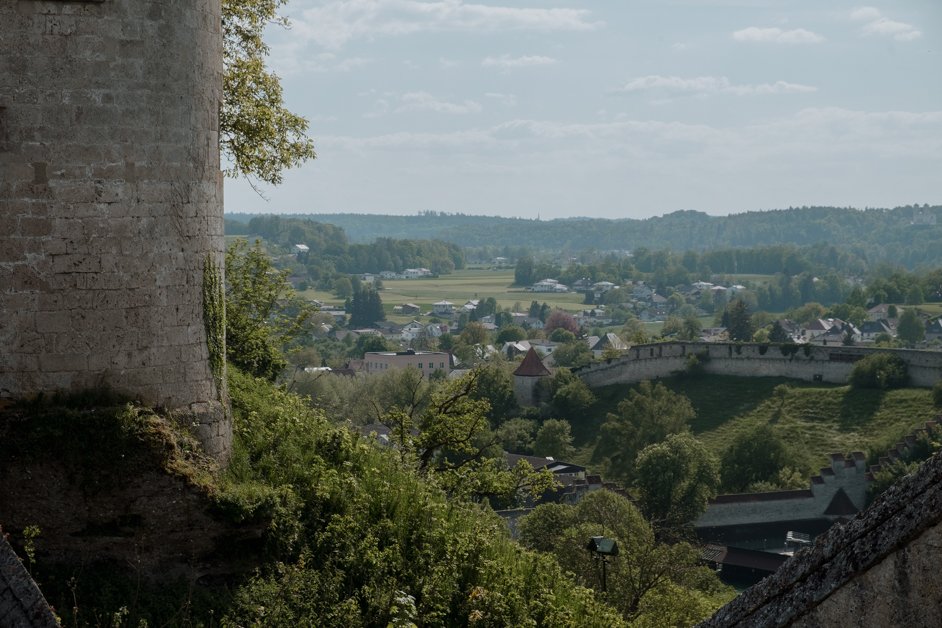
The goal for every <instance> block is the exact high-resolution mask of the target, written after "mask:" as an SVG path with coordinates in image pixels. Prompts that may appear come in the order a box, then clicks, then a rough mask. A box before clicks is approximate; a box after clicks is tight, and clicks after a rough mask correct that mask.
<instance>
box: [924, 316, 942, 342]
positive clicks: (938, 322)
mask: <svg viewBox="0 0 942 628" xmlns="http://www.w3.org/2000/svg"><path fill="white" fill-rule="evenodd" d="M926 340H942V318H935V319H933V320H930V321H926Z"/></svg>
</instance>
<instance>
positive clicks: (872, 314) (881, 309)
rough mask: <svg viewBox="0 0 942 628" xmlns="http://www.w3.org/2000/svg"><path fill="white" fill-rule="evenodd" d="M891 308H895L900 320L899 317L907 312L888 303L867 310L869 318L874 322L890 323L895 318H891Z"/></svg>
mask: <svg viewBox="0 0 942 628" xmlns="http://www.w3.org/2000/svg"><path fill="white" fill-rule="evenodd" d="M890 307H893V308H894V309H895V310H896V318H899V316H900V315H901V314H902V313H903V312H904V311H905V308H902V307H900V306H898V305H894V306H891V305H889V304H887V303H880V304H879V305H874V306H873V307H872V308H870V309H869V310H867V318H868V319H870V320H872V321H879V320H885V321H889V320H890V319H891V318H893V317H891V316H890Z"/></svg>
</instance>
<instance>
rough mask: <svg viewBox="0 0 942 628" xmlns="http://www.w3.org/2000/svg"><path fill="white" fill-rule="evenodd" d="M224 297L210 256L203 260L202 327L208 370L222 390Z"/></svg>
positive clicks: (220, 282) (223, 369)
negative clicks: (204, 334) (204, 336)
mask: <svg viewBox="0 0 942 628" xmlns="http://www.w3.org/2000/svg"><path fill="white" fill-rule="evenodd" d="M225 307H226V295H225V288H224V287H223V285H222V279H221V278H220V276H219V269H218V268H217V267H216V263H215V262H214V261H213V258H212V256H210V255H207V256H206V259H205V260H203V327H204V328H205V331H206V349H207V351H208V352H209V368H210V370H211V371H212V372H213V377H214V378H216V386H217V388H218V389H219V390H222V384H223V381H222V379H223V377H224V375H225V366H226V309H225Z"/></svg>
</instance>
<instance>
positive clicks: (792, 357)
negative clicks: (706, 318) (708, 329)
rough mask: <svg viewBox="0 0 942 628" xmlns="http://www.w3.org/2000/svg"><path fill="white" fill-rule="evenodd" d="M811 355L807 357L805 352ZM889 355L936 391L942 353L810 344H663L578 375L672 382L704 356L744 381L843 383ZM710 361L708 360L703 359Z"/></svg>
mask: <svg viewBox="0 0 942 628" xmlns="http://www.w3.org/2000/svg"><path fill="white" fill-rule="evenodd" d="M806 351H807V352H806ZM887 351H890V352H892V353H894V354H896V355H898V356H900V357H901V358H902V359H903V361H905V362H906V364H907V365H908V367H909V377H910V382H911V383H912V384H913V385H914V386H926V387H929V386H932V385H933V384H935V383H936V382H937V381H939V379H942V352H939V351H911V350H898V349H897V350H888V349H874V348H869V347H830V346H828V347H823V346H811V345H808V346H807V349H805V345H800V346H798V347H797V352H795V353H794V354H789V355H783V353H782V350H781V348H780V347H779V346H778V345H760V344H754V343H753V344H750V343H745V344H739V343H705V342H664V343H658V344H652V345H636V346H634V347H631V349H629V350H628V351H627V352H626V353H625V355H624V356H622V357H621V358H618V359H616V360H611V361H605V362H597V363H594V364H590V365H589V366H586V367H583V368H581V369H578V370H577V373H578V375H579V377H581V378H582V380H583V381H584V382H585V383H586V384H587V385H588V386H590V387H593V388H595V387H599V386H607V385H610V384H632V383H636V382H640V381H642V380H646V379H657V378H660V377H669V376H670V375H672V374H675V373H678V372H682V371H684V370H685V369H686V368H687V360H688V359H689V357H690V356H691V355H697V356H701V358H698V359H700V364H701V366H702V367H703V370H704V371H705V372H707V373H712V374H716V375H736V376H739V377H790V378H793V379H803V380H809V381H814V380H820V381H823V382H830V383H835V384H844V383H846V382H847V380H848V378H849V377H850V373H851V371H852V370H853V369H854V362H855V361H856V360H857V359H860V358H862V357H864V356H866V355H869V354H871V353H882V352H887ZM704 358H705V359H704Z"/></svg>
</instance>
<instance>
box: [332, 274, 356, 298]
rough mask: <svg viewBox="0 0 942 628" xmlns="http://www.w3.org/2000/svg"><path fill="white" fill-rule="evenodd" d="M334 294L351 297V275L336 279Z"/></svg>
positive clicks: (340, 296) (339, 296) (338, 296)
mask: <svg viewBox="0 0 942 628" xmlns="http://www.w3.org/2000/svg"><path fill="white" fill-rule="evenodd" d="M334 294H335V295H337V298H338V299H349V298H350V297H352V296H353V284H352V283H350V278H349V277H338V278H337V279H335V280H334Z"/></svg>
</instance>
